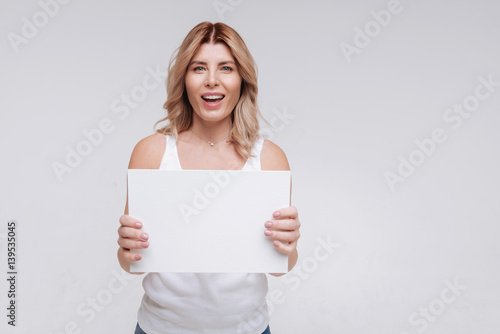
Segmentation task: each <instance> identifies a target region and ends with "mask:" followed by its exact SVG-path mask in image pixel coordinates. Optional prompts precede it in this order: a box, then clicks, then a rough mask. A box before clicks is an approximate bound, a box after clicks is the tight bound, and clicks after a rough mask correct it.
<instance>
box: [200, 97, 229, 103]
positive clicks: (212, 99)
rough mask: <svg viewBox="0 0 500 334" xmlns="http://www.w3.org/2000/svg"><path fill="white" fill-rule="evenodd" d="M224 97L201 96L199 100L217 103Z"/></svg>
mask: <svg viewBox="0 0 500 334" xmlns="http://www.w3.org/2000/svg"><path fill="white" fill-rule="evenodd" d="M224 97H225V96H224V95H203V96H202V97H201V98H202V99H203V100H205V101H206V102H207V103H214V104H215V103H219V102H220V101H222V100H223V99H224Z"/></svg>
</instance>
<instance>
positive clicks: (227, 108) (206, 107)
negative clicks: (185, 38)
mask: <svg viewBox="0 0 500 334" xmlns="http://www.w3.org/2000/svg"><path fill="white" fill-rule="evenodd" d="M185 81H186V92H187V95H188V98H189V103H191V106H192V107H193V110H194V112H195V114H196V115H197V116H199V117H200V118H202V119H203V120H205V121H220V120H223V119H225V118H226V117H227V116H229V115H231V113H232V111H233V109H234V107H235V106H236V103H237V102H238V99H239V98H240V88H241V81H242V79H241V76H240V74H239V72H238V68H237V67H236V61H235V60H234V58H233V56H232V55H231V52H230V51H229V48H228V47H227V46H226V45H225V44H222V43H217V44H211V43H210V44H209V43H205V44H202V45H201V47H200V48H199V50H198V52H196V54H195V55H194V56H193V59H192V60H191V63H190V64H189V67H188V70H187V73H186V78H185Z"/></svg>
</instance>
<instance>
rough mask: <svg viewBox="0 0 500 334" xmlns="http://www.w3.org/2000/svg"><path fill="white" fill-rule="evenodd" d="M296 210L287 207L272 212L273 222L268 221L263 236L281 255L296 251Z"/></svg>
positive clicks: (297, 218)
mask: <svg viewBox="0 0 500 334" xmlns="http://www.w3.org/2000/svg"><path fill="white" fill-rule="evenodd" d="M298 216H299V213H298V212H297V208H295V207H294V206H289V207H287V208H283V209H279V210H277V211H275V212H273V218H274V220H268V221H266V222H265V224H264V226H265V227H266V230H265V231H264V234H265V235H266V236H267V237H268V238H271V239H273V240H274V241H273V245H274V246H275V247H276V248H277V249H278V250H279V251H280V252H282V253H284V254H287V255H290V254H292V253H293V252H295V251H296V249H297V240H299V238H300V232H299V229H300V221H299V217H298Z"/></svg>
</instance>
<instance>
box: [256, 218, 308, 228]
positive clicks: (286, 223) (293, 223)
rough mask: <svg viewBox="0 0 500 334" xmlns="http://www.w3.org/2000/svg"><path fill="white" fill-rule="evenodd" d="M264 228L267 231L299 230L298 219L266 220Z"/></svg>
mask: <svg viewBox="0 0 500 334" xmlns="http://www.w3.org/2000/svg"><path fill="white" fill-rule="evenodd" d="M264 226H265V227H266V228H267V229H269V230H284V231H294V230H298V229H299V228H300V222H299V220H298V219H281V220H268V221H267V222H265V224H264Z"/></svg>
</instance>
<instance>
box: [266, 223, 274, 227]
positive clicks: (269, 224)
mask: <svg viewBox="0 0 500 334" xmlns="http://www.w3.org/2000/svg"><path fill="white" fill-rule="evenodd" d="M264 226H265V227H272V226H273V223H271V222H266V223H265V224H264Z"/></svg>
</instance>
